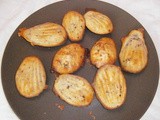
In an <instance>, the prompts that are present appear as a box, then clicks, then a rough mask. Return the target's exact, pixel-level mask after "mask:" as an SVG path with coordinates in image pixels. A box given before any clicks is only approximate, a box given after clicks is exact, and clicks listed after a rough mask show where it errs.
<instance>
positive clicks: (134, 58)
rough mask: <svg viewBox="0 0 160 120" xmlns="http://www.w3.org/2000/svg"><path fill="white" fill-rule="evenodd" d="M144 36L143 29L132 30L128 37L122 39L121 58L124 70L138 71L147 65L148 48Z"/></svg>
mask: <svg viewBox="0 0 160 120" xmlns="http://www.w3.org/2000/svg"><path fill="white" fill-rule="evenodd" d="M143 36H144V35H143V29H138V30H132V31H131V32H130V33H129V35H128V36H127V37H125V38H123V39H122V48H121V51H120V54H119V58H120V63H121V67H122V68H123V70H125V71H127V72H130V73H138V72H141V71H142V70H143V69H144V68H145V67H146V65H147V61H148V50H147V47H146V44H145V40H144V37H143Z"/></svg>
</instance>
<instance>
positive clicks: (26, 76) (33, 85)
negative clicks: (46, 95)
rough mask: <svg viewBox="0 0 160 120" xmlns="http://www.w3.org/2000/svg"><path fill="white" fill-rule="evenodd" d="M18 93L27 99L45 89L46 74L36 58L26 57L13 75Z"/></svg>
mask: <svg viewBox="0 0 160 120" xmlns="http://www.w3.org/2000/svg"><path fill="white" fill-rule="evenodd" d="M15 82H16V87H17V89H18V91H19V93H20V94H21V95H22V96H24V97H27V98H31V97H35V96H38V95H39V94H40V93H41V92H42V91H43V90H44V89H45V87H46V73H45V69H44V67H43V64H42V62H41V61H40V59H39V58H37V57H36V56H29V57H26V58H25V59H24V60H23V61H22V63H21V65H20V66H19V68H18V70H17V72H16V75H15Z"/></svg>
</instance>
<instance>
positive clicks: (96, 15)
mask: <svg viewBox="0 0 160 120" xmlns="http://www.w3.org/2000/svg"><path fill="white" fill-rule="evenodd" d="M84 18H85V21H86V26H87V28H88V29H89V30H90V31H91V32H93V33H96V34H108V33H111V32H112V31H113V24H112V21H111V19H110V18H109V17H108V16H106V15H104V14H102V13H100V12H96V11H88V12H86V13H85V15H84Z"/></svg>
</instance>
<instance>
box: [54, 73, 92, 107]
mask: <svg viewBox="0 0 160 120" xmlns="http://www.w3.org/2000/svg"><path fill="white" fill-rule="evenodd" d="M53 91H54V92H55V93H56V94H57V95H58V96H59V97H60V98H61V99H62V100H64V101H66V102H67V103H68V104H70V105H74V106H87V105H89V104H90V103H91V101H92V99H93V94H94V91H93V89H92V87H91V85H90V84H89V83H88V81H87V80H86V79H84V78H82V77H79V76H76V75H70V74H63V75H60V76H59V77H58V78H57V79H56V80H55V83H54V88H53Z"/></svg>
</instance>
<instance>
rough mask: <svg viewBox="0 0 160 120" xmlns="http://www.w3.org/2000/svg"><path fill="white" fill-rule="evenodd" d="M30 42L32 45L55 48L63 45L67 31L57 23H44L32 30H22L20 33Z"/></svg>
mask: <svg viewBox="0 0 160 120" xmlns="http://www.w3.org/2000/svg"><path fill="white" fill-rule="evenodd" d="M18 35H19V36H22V37H23V38H25V40H27V41H28V42H30V44H31V45H33V46H34V45H37V46H43V47H54V46H59V45H62V44H63V43H64V42H65V41H66V39H67V33H66V31H65V29H64V28H63V27H62V26H61V25H59V24H56V23H51V22H47V23H43V24H40V25H36V26H34V27H31V28H28V29H26V28H21V29H20V32H19V33H18Z"/></svg>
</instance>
